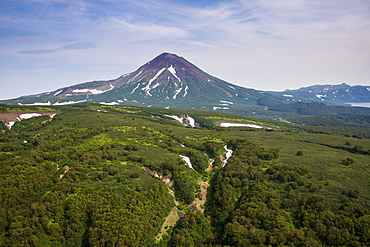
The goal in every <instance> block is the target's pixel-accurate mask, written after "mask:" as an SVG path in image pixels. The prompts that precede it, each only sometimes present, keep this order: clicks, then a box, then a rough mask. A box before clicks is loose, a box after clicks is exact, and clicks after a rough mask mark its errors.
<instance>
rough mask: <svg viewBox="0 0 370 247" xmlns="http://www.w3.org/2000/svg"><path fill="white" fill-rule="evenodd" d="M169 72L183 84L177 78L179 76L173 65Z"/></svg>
mask: <svg viewBox="0 0 370 247" xmlns="http://www.w3.org/2000/svg"><path fill="white" fill-rule="evenodd" d="M168 71H169V72H171V73H172V74H173V76H174V77H176V79H177V80H178V81H179V82H181V80H180V78H178V77H177V75H176V70H175V68H174V67H173V66H172V64H171V66H170V67H169V68H168Z"/></svg>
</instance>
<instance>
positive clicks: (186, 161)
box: [180, 155, 194, 170]
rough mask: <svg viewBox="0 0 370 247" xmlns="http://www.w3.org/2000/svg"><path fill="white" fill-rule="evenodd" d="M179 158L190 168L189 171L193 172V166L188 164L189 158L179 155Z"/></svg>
mask: <svg viewBox="0 0 370 247" xmlns="http://www.w3.org/2000/svg"><path fill="white" fill-rule="evenodd" d="M180 157H181V159H183V161H185V163H186V165H187V166H188V167H190V168H191V169H193V170H194V168H193V165H192V164H191V162H190V158H189V157H187V156H185V155H180Z"/></svg>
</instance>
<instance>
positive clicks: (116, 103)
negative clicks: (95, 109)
mask: <svg viewBox="0 0 370 247" xmlns="http://www.w3.org/2000/svg"><path fill="white" fill-rule="evenodd" d="M99 104H101V105H119V103H118V102H99Z"/></svg>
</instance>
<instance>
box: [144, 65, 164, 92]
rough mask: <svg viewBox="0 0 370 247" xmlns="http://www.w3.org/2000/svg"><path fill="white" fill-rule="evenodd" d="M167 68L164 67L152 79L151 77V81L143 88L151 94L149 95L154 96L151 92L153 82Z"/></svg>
mask: <svg viewBox="0 0 370 247" xmlns="http://www.w3.org/2000/svg"><path fill="white" fill-rule="evenodd" d="M165 70H166V68H162V69H161V70H160V71H158V73H157V74H156V75H155V76H154V77H153V78H152V79H150V81H149V82H148V85H146V86H145V87H144V88H143V89H142V90H144V91H145V94H146V95H149V96H152V95H151V94H150V90H151V88H150V85H151V84H152V82H153V81H154V80H156V79H157V78H158V76H160V75H161V74H162V72H163V71H165Z"/></svg>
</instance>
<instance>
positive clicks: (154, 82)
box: [3, 53, 264, 111]
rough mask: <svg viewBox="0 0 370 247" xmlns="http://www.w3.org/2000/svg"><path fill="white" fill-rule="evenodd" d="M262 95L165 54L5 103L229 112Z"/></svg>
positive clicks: (183, 59)
mask: <svg viewBox="0 0 370 247" xmlns="http://www.w3.org/2000/svg"><path fill="white" fill-rule="evenodd" d="M261 94H264V92H262V91H257V90H254V89H247V88H244V87H240V86H237V85H234V84H231V83H228V82H226V81H223V80H221V79H219V78H217V77H215V76H212V75H209V74H207V73H206V72H204V71H203V70H201V69H199V68H198V67H197V66H195V65H194V64H192V63H190V62H189V61H187V60H186V59H185V58H183V57H180V56H178V55H176V54H171V53H163V54H160V55H159V56H157V57H156V58H154V59H153V60H151V61H149V62H147V63H146V64H144V65H142V66H141V67H140V68H138V69H137V70H136V71H134V72H132V73H127V74H124V75H122V76H120V77H119V78H117V79H114V80H108V81H93V82H86V83H82V84H77V85H74V86H70V87H65V88H60V89H57V90H55V91H53V92H47V93H41V94H37V95H31V96H23V97H20V98H18V99H14V100H7V101H3V103H7V104H19V105H66V104H76V103H84V102H92V103H101V104H110V105H141V106H152V107H163V108H164V107H166V108H182V109H202V110H222V111H225V110H226V111H227V110H230V109H231V108H235V107H237V108H240V107H243V106H245V105H255V104H256V101H257V100H258V99H259V98H261V97H262V96H263V95H261Z"/></svg>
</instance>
